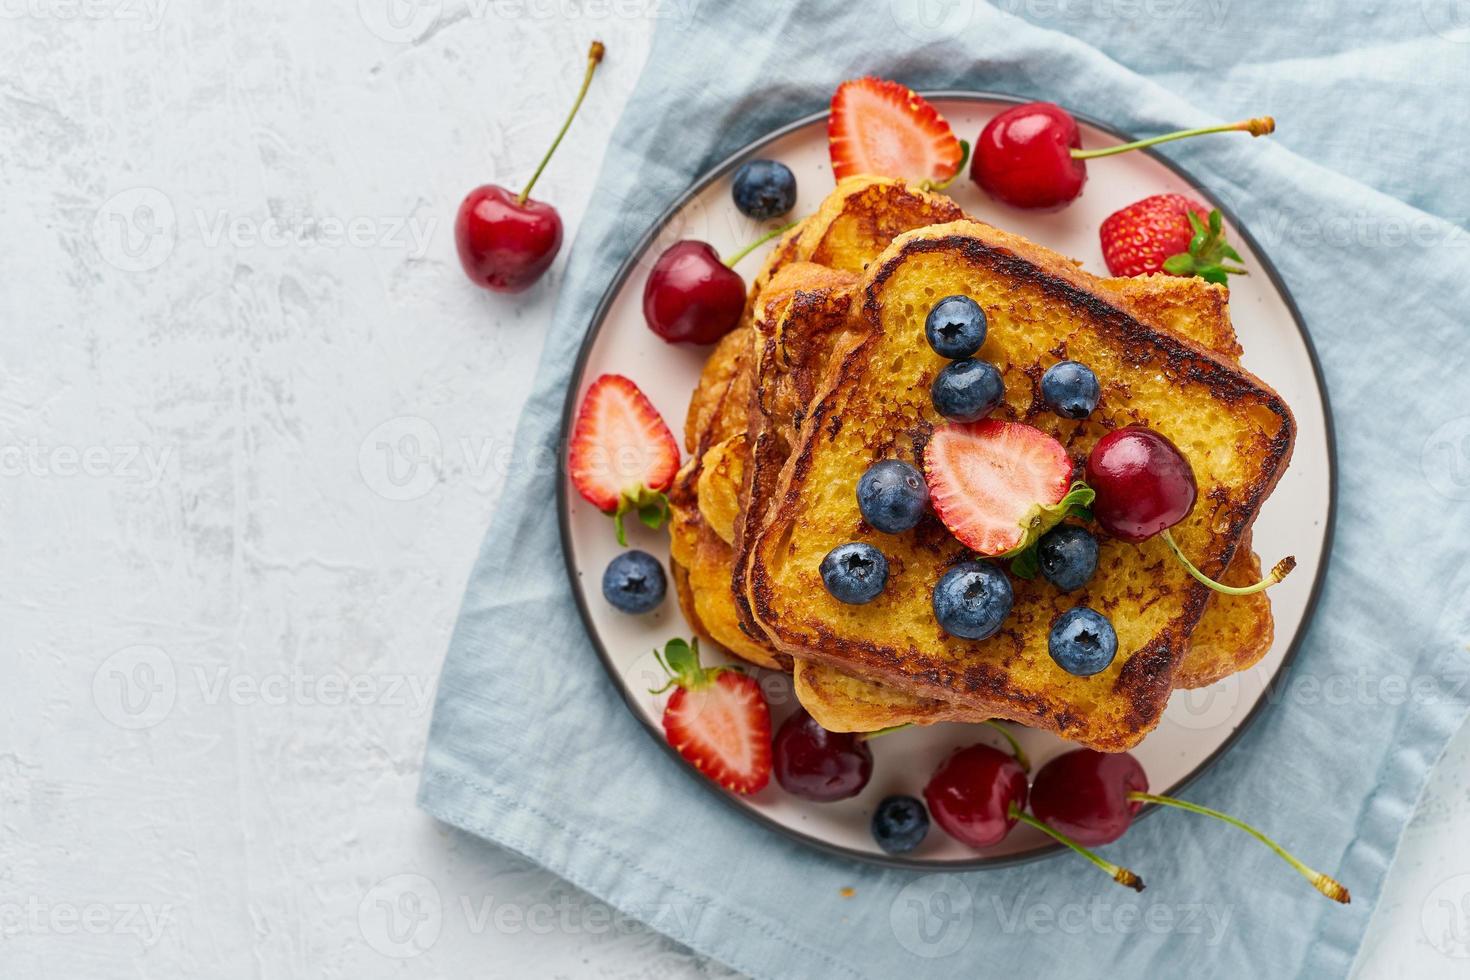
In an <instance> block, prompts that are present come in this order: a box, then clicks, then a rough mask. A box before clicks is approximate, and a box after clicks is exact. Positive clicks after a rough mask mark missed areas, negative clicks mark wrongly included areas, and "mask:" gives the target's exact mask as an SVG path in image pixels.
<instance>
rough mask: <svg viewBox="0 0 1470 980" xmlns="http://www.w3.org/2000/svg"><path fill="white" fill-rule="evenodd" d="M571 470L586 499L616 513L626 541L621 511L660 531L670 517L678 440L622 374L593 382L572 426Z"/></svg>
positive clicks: (620, 535) (620, 537)
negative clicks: (668, 496)
mask: <svg viewBox="0 0 1470 980" xmlns="http://www.w3.org/2000/svg"><path fill="white" fill-rule="evenodd" d="M567 469H568V471H569V473H570V475H571V478H572V485H573V486H575V487H576V488H577V492H578V493H580V494H581V495H582V496H583V497H585V498H586V499H587V500H588V502H590V503H591V504H592V505H593V506H595V507H596V508H597V509H598V510H601V511H603V512H604V513H608V514H612V515H613V523H614V526H615V527H616V528H617V532H618V543H619V544H621V545H624V546H626V545H627V543H628V539H627V535H626V534H625V533H624V531H623V516H624V515H625V514H627V513H629V512H634V513H636V514H637V515H638V519H639V520H640V521H642V522H643V523H644V524H646V525H648V526H649V527H651V528H653V529H654V530H658V529H659V528H660V527H663V525H664V522H665V521H666V520H668V517H669V499H668V498H667V497H665V496H664V491H665V490H667V489H669V487H671V486H673V485H674V474H675V473H676V472H678V470H679V444H678V443H677V442H675V441H674V434H673V433H672V432H670V431H669V427H668V425H667V424H665V422H664V420H663V418H662V417H661V416H660V415H659V414H658V410H657V409H655V408H654V407H653V404H652V403H651V402H650V401H649V400H648V397H647V396H646V395H644V394H643V392H641V391H639V390H638V386H637V385H635V384H634V383H633V382H631V381H629V380H628V379H627V378H625V377H623V376H622V375H620V374H604V375H603V376H602V377H600V378H598V379H597V380H596V381H594V382H592V387H590V388H588V389H587V394H586V396H585V397H583V399H582V407H581V409H580V410H578V412H577V421H576V424H575V425H573V426H572V442H571V448H570V450H569V455H568V460H567Z"/></svg>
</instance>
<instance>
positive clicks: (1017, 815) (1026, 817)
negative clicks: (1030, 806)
mask: <svg viewBox="0 0 1470 980" xmlns="http://www.w3.org/2000/svg"><path fill="white" fill-rule="evenodd" d="M1010 814H1011V817H1012V818H1013V819H1016V820H1019V821H1021V822H1022V823H1024V824H1026V825H1027V826H1028V827H1035V828H1036V829H1037V830H1039V831H1041V832H1042V833H1043V834H1045V835H1046V836H1048V837H1050V838H1051V839H1052V840H1054V841H1056V842H1058V843H1060V844H1065V845H1067V846H1068V847H1070V848H1071V849H1072V850H1074V851H1076V852H1077V853H1078V854H1081V855H1082V856H1083V857H1085V858H1087V860H1089V861H1091V862H1092V863H1093V864H1095V865H1097V866H1098V867H1099V868H1101V869H1102V870H1103V871H1105V872H1107V874H1108V877H1110V878H1112V879H1113V880H1114V881H1116V882H1117V883H1118V884H1120V885H1124V886H1126V887H1128V888H1131V889H1133V890H1134V891H1136V892H1141V891H1143V879H1142V878H1140V877H1138V875H1136V874H1134V873H1133V872H1132V871H1129V870H1128V869H1127V868H1125V867H1122V866H1120V865H1117V864H1114V863H1113V862H1111V861H1105V860H1103V859H1102V858H1100V857H1098V856H1097V855H1096V854H1094V853H1093V852H1092V851H1090V850H1088V849H1087V848H1085V847H1083V846H1082V845H1081V844H1079V843H1077V842H1076V841H1074V840H1073V839H1072V838H1070V837H1068V836H1067V835H1066V834H1064V833H1062V832H1061V831H1060V830H1055V829H1053V828H1051V827H1048V826H1047V825H1046V824H1044V823H1042V822H1041V821H1040V820H1037V819H1036V818H1035V817H1033V816H1032V815H1031V814H1029V813H1026V812H1025V811H1023V810H1022V809H1021V808H1020V807H1018V806H1016V804H1014V803H1012V804H1011V811H1010Z"/></svg>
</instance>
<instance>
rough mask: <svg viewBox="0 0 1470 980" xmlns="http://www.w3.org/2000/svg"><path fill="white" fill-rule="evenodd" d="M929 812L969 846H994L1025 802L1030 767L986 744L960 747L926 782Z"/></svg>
mask: <svg viewBox="0 0 1470 980" xmlns="http://www.w3.org/2000/svg"><path fill="white" fill-rule="evenodd" d="M924 802H925V803H927V804H928V805H929V814H930V815H931V816H932V817H933V818H934V822H935V823H937V824H939V826H940V828H942V829H943V830H944V832H945V833H947V834H949V836H951V837H953V838H954V839H955V840H957V841H959V842H960V843H962V844H967V845H969V846H970V847H993V846H994V845H996V844H999V843H1000V842H1001V841H1003V840H1005V837H1006V834H1008V833H1010V832H1011V828H1012V827H1014V826H1015V825H1016V821H1017V820H1018V819H1020V818H1019V817H1018V816H1017V812H1018V811H1019V810H1021V809H1024V808H1025V806H1026V770H1024V769H1022V768H1021V764H1020V763H1019V762H1017V761H1016V760H1015V758H1014V757H1013V756H1009V755H1006V754H1005V753H1004V752H1002V751H1000V750H999V749H993V748H991V747H990V746H988V745H971V746H969V747H967V748H963V749H959V750H957V751H956V752H955V753H954V754H953V755H951V756H950V757H949V758H948V759H945V760H944V763H943V764H942V765H940V767H939V769H938V770H936V771H935V773H934V776H933V778H931V779H930V780H929V784H928V785H927V786H925V787H924Z"/></svg>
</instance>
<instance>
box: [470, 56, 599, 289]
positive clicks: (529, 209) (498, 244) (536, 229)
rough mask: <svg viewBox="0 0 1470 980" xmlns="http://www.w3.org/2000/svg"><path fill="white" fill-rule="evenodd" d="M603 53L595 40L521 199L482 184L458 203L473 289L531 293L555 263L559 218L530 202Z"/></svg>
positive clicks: (543, 204) (540, 203) (547, 207)
mask: <svg viewBox="0 0 1470 980" xmlns="http://www.w3.org/2000/svg"><path fill="white" fill-rule="evenodd" d="M603 53H604V49H603V46H602V42H601V41H593V42H592V48H591V50H590V51H588V53H587V73H586V75H585V76H584V77H583V79H582V89H581V91H580V92H579V93H578V94H577V101H576V103H575V104H573V106H572V111H571V112H570V113H569V114H568V115H567V119H566V122H565V123H563V124H562V128H561V132H559V133H557V135H556V139H555V140H554V141H553V142H552V144H551V149H549V150H547V152H546V156H545V157H543V158H542V159H541V163H540V165H539V166H538V167H537V168H536V172H535V173H534V174H532V175H531V180H530V181H529V182H528V183H527V184H526V187H525V189H524V190H522V191H521V192H520V193H519V194H517V193H516V192H514V191H511V190H508V189H506V188H504V187H501V186H500V185H498V184H484V185H482V186H480V187H476V188H475V189H474V190H472V191H470V192H469V194H468V195H466V197H465V199H464V200H463V201H462V202H461V203H460V205H459V210H458V212H456V214H455V218H454V244H455V248H456V249H457V250H458V252H459V261H460V265H462V266H463V267H464V271H465V275H467V276H469V277H470V281H471V282H473V283H474V284H475V285H477V286H483V287H484V288H485V289H489V290H493V291H494V292H497V293H518V292H521V291H522V290H524V289H528V288H530V287H531V285H533V284H534V283H535V282H536V280H538V279H540V278H541V276H542V275H543V274H544V273H545V272H546V270H547V269H548V268H550V267H551V263H552V262H553V261H555V259H556V253H557V252H558V251H560V250H561V242H562V236H563V231H562V223H561V215H559V214H557V212H556V208H554V207H552V206H551V205H550V204H547V203H546V202H544V201H533V200H531V188H532V187H534V186H535V185H536V179H537V178H538V177H540V176H541V171H542V170H543V169H545V167H546V162H547V161H548V160H550V159H551V155H552V154H553V153H555V152H556V148H557V146H558V145H559V144H560V143H561V139H562V137H563V136H565V135H566V131H567V128H568V127H569V126H571V124H572V118H573V117H574V116H575V115H576V114H577V109H578V107H580V106H581V104H582V99H583V97H584V96H585V95H586V94H587V86H588V85H590V84H591V82H592V73H593V72H594V71H595V70H596V68H597V65H598V63H599V62H601V61H602V56H603Z"/></svg>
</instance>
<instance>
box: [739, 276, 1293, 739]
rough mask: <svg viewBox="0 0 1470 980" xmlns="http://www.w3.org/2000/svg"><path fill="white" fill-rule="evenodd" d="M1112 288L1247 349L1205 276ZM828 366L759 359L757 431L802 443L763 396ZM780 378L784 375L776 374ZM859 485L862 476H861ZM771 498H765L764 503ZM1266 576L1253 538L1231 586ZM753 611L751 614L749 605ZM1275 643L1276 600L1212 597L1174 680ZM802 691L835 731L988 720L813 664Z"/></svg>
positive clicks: (756, 460) (1151, 313) (1168, 318)
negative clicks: (787, 377) (772, 430)
mask: <svg viewBox="0 0 1470 980" xmlns="http://www.w3.org/2000/svg"><path fill="white" fill-rule="evenodd" d="M1103 285H1104V286H1106V288H1107V289H1108V291H1109V292H1111V293H1113V294H1114V295H1116V296H1118V297H1120V298H1122V299H1125V300H1126V301H1127V302H1128V303H1129V304H1130V306H1131V307H1132V309H1133V311H1134V312H1135V313H1136V314H1137V315H1138V316H1140V318H1143V319H1146V320H1148V321H1150V322H1152V323H1155V324H1157V325H1159V326H1162V327H1164V328H1165V329H1167V330H1170V331H1172V332H1174V333H1176V334H1178V335H1180V336H1182V337H1185V338H1186V339H1189V340H1193V341H1195V342H1196V343H1198V344H1200V345H1201V346H1204V347H1207V348H1209V349H1210V350H1212V351H1214V352H1215V353H1217V354H1219V355H1221V356H1222V357H1223V358H1226V359H1228V360H1230V361H1231V362H1234V361H1235V360H1236V359H1237V358H1238V357H1239V354H1240V345H1239V343H1238V342H1237V340H1236V337H1235V331H1234V329H1233V328H1232V327H1231V325H1230V316H1229V310H1228V305H1229V300H1228V297H1229V293H1228V292H1227V291H1226V290H1225V289H1224V288H1223V287H1220V286H1216V285H1213V284H1211V283H1207V282H1205V281H1204V280H1202V279H1193V278H1179V277H1175V276H1164V275H1156V276H1139V277H1134V278H1114V279H1106V280H1103ZM802 329H803V328H802V325H801V322H800V319H799V318H794V319H793V318H788V320H787V322H785V323H784V324H783V325H782V327H781V333H782V334H784V335H785V336H788V337H789V336H792V335H795V334H797V333H799V332H800V331H802ZM793 349H795V350H798V351H808V352H809V351H811V350H812V348H810V347H808V346H806V345H793ZM824 366H825V361H819V362H814V364H807V365H805V366H803V365H802V364H800V363H799V362H796V361H794V360H793V359H792V358H790V357H781V358H778V359H776V360H774V361H768V362H764V363H763V362H762V361H761V360H760V358H759V357H758V358H757V359H756V362H755V369H756V371H757V377H756V381H755V383H754V387H753V388H752V402H751V405H752V408H751V423H750V431H751V432H755V431H756V430H757V428H758V426H759V425H761V424H770V425H773V426H775V427H777V428H780V429H783V430H785V431H784V434H783V439H784V440H785V441H786V443H787V444H789V443H790V442H792V441H794V439H795V433H794V431H792V430H793V429H794V427H795V425H796V422H795V420H793V419H791V418H783V417H781V416H777V417H776V418H775V419H773V420H771V421H770V422H768V423H760V422H758V421H757V416H759V415H760V414H761V412H762V405H764V404H772V405H774V406H776V407H777V408H778V409H779V407H780V403H779V399H777V398H771V397H767V398H765V399H758V398H755V397H754V396H755V392H756V391H757V390H759V389H760V388H762V387H767V388H770V387H779V386H780V385H781V384H782V381H781V380H780V378H779V374H780V372H782V371H784V370H792V369H796V370H802V369H805V370H816V371H818V372H820V371H821V370H822V369H823V367H824ZM772 374H774V375H777V376H776V377H770V376H769V375H772ZM784 462H785V460H784V458H779V457H777V456H775V455H773V454H769V451H768V454H767V455H762V454H759V453H757V454H753V459H752V462H751V463H750V464H749V465H751V466H752V467H755V468H757V469H759V468H760V467H762V466H766V467H775V469H777V470H779V467H780V466H781V465H783V464H784ZM853 478H854V480H855V479H856V474H855V475H854V477H853ZM770 479H771V477H770V476H769V475H768V476H767V478H766V479H762V478H761V477H760V476H758V475H752V476H747V486H755V487H757V488H759V487H761V486H762V485H765V484H767V483H768V481H769V480H770ZM761 493H764V494H765V496H764V497H762V496H761ZM772 496H773V494H772V492H771V491H770V490H764V491H762V490H759V489H758V490H756V491H755V492H754V493H751V494H749V495H748V496H747V497H746V498H745V504H746V507H747V510H746V511H745V512H744V513H743V514H742V519H743V520H745V521H746V522H747V526H750V525H757V526H758V524H759V523H760V521H761V520H763V519H764V514H765V506H764V505H765V504H766V503H768V502H769V501H770V499H771V497H772ZM748 560H749V552H748V549H746V550H742V549H740V548H738V547H737V549H736V555H735V561H736V569H735V575H736V580H737V583H740V591H741V592H742V593H743V583H744V574H745V571H746V570H747V568H748ZM1260 577H1261V563H1260V559H1259V558H1257V557H1256V555H1255V554H1254V553H1253V552H1252V550H1251V546H1250V537H1249V532H1247V534H1246V537H1245V539H1244V540H1243V541H1242V543H1241V546H1240V548H1238V549H1237V550H1236V554H1235V557H1234V559H1233V560H1232V561H1231V564H1230V568H1229V570H1228V571H1227V572H1226V573H1225V577H1224V579H1223V581H1225V582H1226V583H1227V584H1231V585H1246V584H1249V583H1251V582H1255V581H1258V580H1259V579H1260ZM741 598H743V596H741ZM744 608H745V609H746V610H748V609H749V604H748V602H747V603H746V604H745V607H744ZM742 622H744V620H742ZM1273 638H1274V622H1273V620H1272V618H1271V601H1270V599H1269V598H1268V597H1267V595H1266V593H1264V592H1258V593H1255V594H1252V595H1248V596H1211V597H1210V598H1209V600H1208V602H1207V603H1206V605H1205V613H1204V616H1203V617H1202V618H1201V619H1200V622H1199V625H1198V626H1197V627H1196V628H1195V631H1194V634H1193V635H1192V636H1191V638H1190V642H1189V650H1188V652H1187V653H1186V654H1185V656H1184V659H1183V661H1182V662H1181V664H1180V666H1179V670H1178V672H1177V673H1176V675H1175V677H1174V687H1175V688H1196V687H1206V686H1208V685H1210V684H1213V683H1215V682H1216V681H1218V680H1221V679H1222V678H1225V677H1228V676H1229V675H1231V674H1234V673H1236V672H1238V671H1241V670H1245V669H1247V668H1249V667H1251V666H1253V665H1254V664H1256V663H1257V662H1258V661H1259V660H1260V659H1261V657H1263V656H1265V654H1266V652H1267V651H1268V650H1270V648H1271V641H1272V639H1273ZM793 687H794V690H795V693H796V697H797V700H798V701H800V702H801V704H802V706H803V707H805V708H806V709H807V711H808V712H809V713H810V714H811V715H812V717H814V718H815V719H816V720H817V722H818V723H819V724H820V725H822V727H824V728H826V729H828V730H829V731H878V730H880V729H883V728H891V727H893V726H896V725H902V724H906V723H914V724H932V723H934V722H939V721H958V722H975V721H983V720H985V718H986V717H988V715H986V714H985V713H984V712H979V713H977V712H975V711H973V710H972V709H969V708H967V707H965V706H963V705H959V704H955V703H953V702H947V701H937V700H934V699H932V698H926V697H918V696H915V695H912V694H908V693H906V692H902V691H898V690H896V689H894V688H892V687H890V686H888V685H885V684H881V683H878V682H875V681H870V680H866V679H864V678H862V677H858V676H855V675H853V674H851V673H848V672H846V671H843V670H841V669H838V668H835V667H832V666H829V665H827V664H824V663H817V662H815V661H811V660H802V659H798V660H796V662H795V665H794V670H793Z"/></svg>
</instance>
